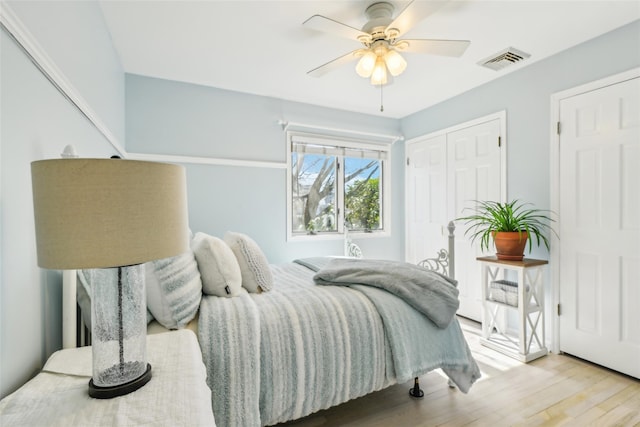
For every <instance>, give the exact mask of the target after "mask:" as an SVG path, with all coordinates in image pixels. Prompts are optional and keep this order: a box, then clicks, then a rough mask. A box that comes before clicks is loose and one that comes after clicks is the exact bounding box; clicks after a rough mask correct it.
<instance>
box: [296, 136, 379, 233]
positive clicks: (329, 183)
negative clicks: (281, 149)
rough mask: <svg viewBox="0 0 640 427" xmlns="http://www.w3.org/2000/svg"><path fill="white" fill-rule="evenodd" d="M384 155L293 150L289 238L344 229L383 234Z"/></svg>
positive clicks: (300, 147)
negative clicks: (292, 235)
mask: <svg viewBox="0 0 640 427" xmlns="http://www.w3.org/2000/svg"><path fill="white" fill-rule="evenodd" d="M384 154H386V153H383V154H382V155H381V154H380V153H379V152H377V151H374V150H371V149H366V150H365V149H357V148H353V147H350V148H347V149H343V148H341V147H335V146H327V147H322V146H317V145H314V146H311V145H304V144H297V145H294V149H293V150H292V152H291V168H290V173H291V180H290V182H291V193H290V194H291V208H292V213H291V221H292V224H291V226H292V229H291V230H292V233H293V234H297V235H301V234H308V235H316V234H327V233H342V232H343V231H344V228H345V227H346V229H347V230H349V231H360V232H374V231H380V230H383V228H384V226H383V224H384V222H383V220H382V219H383V213H384V209H383V206H384V204H383V197H382V195H383V191H382V188H383V176H382V171H383V161H384V160H382V159H381V158H380V157H383V155H384ZM354 155H358V157H355V156H354ZM343 224H344V227H343Z"/></svg>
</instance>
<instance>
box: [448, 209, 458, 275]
mask: <svg viewBox="0 0 640 427" xmlns="http://www.w3.org/2000/svg"><path fill="white" fill-rule="evenodd" d="M447 230H449V277H451V278H452V279H455V278H456V236H455V230H456V224H455V223H454V222H453V221H449V225H447Z"/></svg>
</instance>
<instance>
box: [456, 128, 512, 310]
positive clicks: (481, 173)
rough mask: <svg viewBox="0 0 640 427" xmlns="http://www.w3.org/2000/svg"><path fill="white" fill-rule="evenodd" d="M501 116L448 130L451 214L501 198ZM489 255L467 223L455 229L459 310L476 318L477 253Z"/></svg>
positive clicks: (478, 304) (478, 289)
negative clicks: (473, 240) (471, 235)
mask: <svg viewBox="0 0 640 427" xmlns="http://www.w3.org/2000/svg"><path fill="white" fill-rule="evenodd" d="M499 136H500V120H499V119H495V120H491V121H488V122H485V123H480V124H477V125H474V126H470V127H468V128H464V129H460V130H457V131H455V132H451V133H449V134H447V150H448V152H449V159H450V160H449V163H448V165H447V166H448V171H449V173H448V175H449V188H450V191H449V196H450V202H449V207H448V215H449V218H457V217H460V216H464V215H465V214H467V212H464V211H463V210H464V208H469V207H473V205H474V203H473V201H474V200H493V201H501V188H502V187H501V172H500V171H501V164H500V147H499V145H498V137H499ZM483 255H489V254H484V253H483V252H482V251H480V245H479V243H478V242H476V243H475V244H474V245H473V246H472V245H471V242H470V240H469V238H468V237H467V236H465V235H464V224H463V223H459V224H458V230H457V232H456V272H455V273H456V276H455V277H456V279H458V289H459V290H460V308H459V309H458V314H460V315H461V316H465V317H468V318H470V319H474V320H477V321H481V320H482V319H481V317H482V299H481V298H482V292H481V290H482V287H481V277H482V276H481V274H480V265H479V264H478V262H477V261H476V257H478V256H483Z"/></svg>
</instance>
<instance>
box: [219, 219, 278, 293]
mask: <svg viewBox="0 0 640 427" xmlns="http://www.w3.org/2000/svg"><path fill="white" fill-rule="evenodd" d="M224 241H225V242H226V243H227V244H228V245H229V247H230V248H231V250H232V251H233V254H234V255H235V256H236V258H237V259H238V264H239V265H240V272H241V274H242V287H243V288H245V289H246V290H247V291H249V292H253V293H255V292H259V291H260V290H262V291H270V290H271V288H273V276H272V274H271V267H270V266H269V261H268V260H267V257H266V256H265V255H264V253H263V252H262V250H261V249H260V246H258V244H257V243H256V242H255V241H254V240H253V239H251V238H250V237H249V236H247V235H246V234H242V233H233V232H230V231H227V232H226V233H225V235H224Z"/></svg>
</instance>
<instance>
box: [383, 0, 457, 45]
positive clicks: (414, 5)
mask: <svg viewBox="0 0 640 427" xmlns="http://www.w3.org/2000/svg"><path fill="white" fill-rule="evenodd" d="M445 3H447V0H442V1H438V0H434V1H426V0H413V1H411V2H410V3H409V4H408V5H407V6H406V7H405V8H404V9H403V10H402V12H400V14H399V15H398V16H396V19H394V20H393V22H391V24H389V25H388V26H387V31H388V30H390V29H394V30H397V33H396V32H395V31H394V32H393V34H394V36H393V37H394V38H398V37H400V36H401V35H403V34H404V33H406V32H407V31H409V30H410V29H412V28H413V27H414V26H415V25H416V24H417V23H418V22H420V21H422V20H423V19H425V18H426V17H427V16H429V15H431V14H432V13H434V12H435V11H437V10H438V9H440V8H441V7H442V6H443V5H444V4H445Z"/></svg>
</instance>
